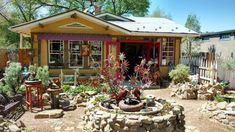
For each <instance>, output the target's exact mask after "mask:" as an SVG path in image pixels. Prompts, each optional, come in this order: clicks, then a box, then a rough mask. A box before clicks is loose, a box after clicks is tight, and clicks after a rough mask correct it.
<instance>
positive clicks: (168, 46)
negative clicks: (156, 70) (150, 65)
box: [161, 38, 175, 65]
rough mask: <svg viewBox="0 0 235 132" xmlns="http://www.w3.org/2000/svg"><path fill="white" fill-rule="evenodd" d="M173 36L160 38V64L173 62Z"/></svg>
mask: <svg viewBox="0 0 235 132" xmlns="http://www.w3.org/2000/svg"><path fill="white" fill-rule="evenodd" d="M174 43H175V39H174V38H163V40H162V62H161V64H162V65H168V64H170V63H171V64H174Z"/></svg>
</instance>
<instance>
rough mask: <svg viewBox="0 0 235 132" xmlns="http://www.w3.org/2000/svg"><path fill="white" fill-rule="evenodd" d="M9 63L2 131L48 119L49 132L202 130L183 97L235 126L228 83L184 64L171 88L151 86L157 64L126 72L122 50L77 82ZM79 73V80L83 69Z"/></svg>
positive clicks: (233, 96)
mask: <svg viewBox="0 0 235 132" xmlns="http://www.w3.org/2000/svg"><path fill="white" fill-rule="evenodd" d="M8 64H9V65H8V66H7V67H6V68H5V73H4V78H2V79H1V82H0V90H1V94H0V98H1V115H2V116H1V124H0V125H1V127H0V129H1V130H2V131H34V130H36V131H37V130H43V129H45V127H46V126H47V125H45V126H44V125H42V124H43V123H48V124H51V125H50V126H49V128H48V130H49V131H63V130H65V131H126V132H128V131H140V132H144V131H151V132H152V131H153V132H154V131H156V132H158V131H167V132H173V131H174V132H175V131H186V130H191V131H198V129H199V128H198V129H197V128H196V127H192V126H190V125H189V124H190V123H189V124H187V125H186V124H185V123H186V122H187V120H188V119H187V118H185V117H187V116H191V115H188V113H187V109H189V108H190V109H191V108H194V106H188V103H190V102H186V104H185V102H184V101H183V100H202V101H203V103H202V102H200V101H198V102H199V103H197V108H198V106H199V105H200V112H199V113H197V115H198V116H199V115H200V114H201V115H206V116H208V117H207V118H208V119H209V118H210V119H214V120H216V121H218V122H221V123H222V124H225V125H227V126H231V127H234V122H233V119H234V118H233V115H234V114H235V94H231V93H226V89H227V88H228V87H229V83H228V82H221V83H217V84H214V85H210V84H199V82H198V78H197V77H196V76H195V75H194V76H190V74H189V68H188V67H187V66H185V65H181V64H180V65H177V66H176V67H175V68H174V69H173V70H172V71H171V72H170V73H169V77H170V78H171V84H170V85H169V88H167V89H149V88H150V87H151V86H152V85H153V82H156V80H155V79H156V78H154V77H153V76H151V73H150V72H151V70H150V69H151V65H153V63H152V62H151V61H149V62H146V60H145V59H143V60H142V61H141V62H140V64H138V65H136V66H135V67H134V74H133V75H131V76H130V75H129V76H126V75H127V74H126V72H127V71H128V65H129V63H128V61H127V60H126V59H125V55H124V54H122V53H121V54H120V55H119V58H118V59H117V60H115V59H114V57H112V56H110V57H109V59H108V60H106V63H105V65H104V66H103V67H102V68H99V67H95V68H96V70H97V71H99V72H98V74H96V75H95V76H92V77H91V78H89V79H88V80H86V81H82V82H79V81H78V82H76V83H75V85H69V84H67V83H66V81H67V80H65V79H64V78H65V77H64V75H63V72H61V74H60V75H59V76H58V77H50V76H49V69H48V67H47V66H43V67H38V66H36V65H29V66H28V67H22V66H21V64H20V63H17V62H11V63H8ZM74 72H75V74H74V76H75V77H74V78H79V76H80V72H79V69H75V71H74ZM157 78H158V77H157ZM75 80H76V79H75ZM69 81H71V80H69ZM72 81H74V79H72ZM167 90H168V91H167ZM165 91H166V92H165ZM156 95H157V96H156ZM170 96H171V97H170ZM182 104H183V105H182ZM195 107H196V106H195ZM40 108H41V109H40ZM185 109H186V110H185ZM27 110H28V111H27ZM193 111H195V109H194V110H193ZM77 115H79V116H77ZM207 118H206V119H205V120H207ZM48 119H49V120H48ZM33 122H35V123H37V124H33ZM69 123H70V124H69ZM207 123H208V122H207ZM39 124H41V125H39ZM198 124H199V125H200V123H198ZM198 124H196V125H198ZM194 125H195V124H194ZM75 126H77V127H75ZM209 126H210V125H209ZM217 127H218V126H217ZM209 130H211V129H209Z"/></svg>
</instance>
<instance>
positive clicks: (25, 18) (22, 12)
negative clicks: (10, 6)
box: [16, 1, 28, 22]
mask: <svg viewBox="0 0 235 132" xmlns="http://www.w3.org/2000/svg"><path fill="white" fill-rule="evenodd" d="M16 5H17V7H18V8H19V10H20V12H21V14H22V16H23V18H24V20H25V21H26V22H27V21H28V19H27V17H26V15H25V14H24V10H23V9H22V7H21V6H20V4H19V3H18V1H16Z"/></svg>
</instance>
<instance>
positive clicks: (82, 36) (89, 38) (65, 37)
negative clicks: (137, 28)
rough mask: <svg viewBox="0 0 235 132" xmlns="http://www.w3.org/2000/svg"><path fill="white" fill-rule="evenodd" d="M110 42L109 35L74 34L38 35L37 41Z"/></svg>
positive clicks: (110, 37)
mask: <svg viewBox="0 0 235 132" xmlns="http://www.w3.org/2000/svg"><path fill="white" fill-rule="evenodd" d="M42 39H44V40H83V41H112V36H110V35H100V34H76V33H38V40H42Z"/></svg>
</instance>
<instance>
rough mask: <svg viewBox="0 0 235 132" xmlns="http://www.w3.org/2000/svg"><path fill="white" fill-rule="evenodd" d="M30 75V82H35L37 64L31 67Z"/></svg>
mask: <svg viewBox="0 0 235 132" xmlns="http://www.w3.org/2000/svg"><path fill="white" fill-rule="evenodd" d="M29 73H30V76H29V80H34V79H35V76H36V73H37V65H36V64H34V65H30V66H29Z"/></svg>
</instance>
